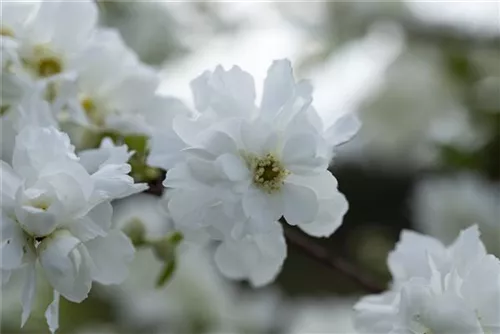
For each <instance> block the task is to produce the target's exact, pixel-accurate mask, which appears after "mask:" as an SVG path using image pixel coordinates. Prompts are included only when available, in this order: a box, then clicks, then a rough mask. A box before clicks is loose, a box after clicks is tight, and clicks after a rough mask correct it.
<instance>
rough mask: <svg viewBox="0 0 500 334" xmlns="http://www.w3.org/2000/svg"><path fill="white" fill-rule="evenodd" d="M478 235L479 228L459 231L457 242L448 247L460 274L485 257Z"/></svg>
mask: <svg viewBox="0 0 500 334" xmlns="http://www.w3.org/2000/svg"><path fill="white" fill-rule="evenodd" d="M479 235H480V233H479V228H478V227H477V225H473V226H471V227H469V228H468V229H466V230H463V231H461V232H460V235H459V236H458V238H457V240H456V241H455V242H454V243H453V244H452V245H451V246H450V247H449V251H450V253H451V254H452V256H453V259H454V260H455V265H456V266H457V267H458V270H459V273H460V274H464V273H465V271H468V269H469V268H468V267H469V266H470V265H471V264H473V263H475V262H476V261H478V260H479V259H481V258H483V257H484V256H486V249H485V247H484V245H483V243H482V242H481V239H480V237H479Z"/></svg>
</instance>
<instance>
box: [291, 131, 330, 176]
mask: <svg viewBox="0 0 500 334" xmlns="http://www.w3.org/2000/svg"><path fill="white" fill-rule="evenodd" d="M318 140H319V139H318V138H316V137H315V136H314V135H313V134H310V133H300V134H296V135H294V136H292V137H290V138H289V139H288V140H287V141H286V143H285V146H284V147H283V151H282V160H283V163H284V164H285V166H286V168H287V169H288V170H290V171H292V172H293V173H295V174H311V173H315V172H317V171H318V170H322V169H326V168H327V167H328V160H327V159H326V158H325V157H321V156H318V154H317V152H318V150H317V148H318Z"/></svg>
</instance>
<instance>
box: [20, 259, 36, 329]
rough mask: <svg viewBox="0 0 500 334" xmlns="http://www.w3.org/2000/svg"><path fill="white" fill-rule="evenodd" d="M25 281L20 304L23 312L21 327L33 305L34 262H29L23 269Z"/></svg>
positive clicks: (34, 284) (34, 286) (34, 285)
mask: <svg viewBox="0 0 500 334" xmlns="http://www.w3.org/2000/svg"><path fill="white" fill-rule="evenodd" d="M24 275H25V279H26V280H25V281H24V287H23V293H22V299H21V301H22V306H23V313H22V316H21V327H23V326H24V324H25V323H26V321H27V320H28V318H29V316H30V314H31V307H32V306H33V300H34V297H35V288H36V267H35V264H30V265H28V266H27V267H26V269H25V270H24Z"/></svg>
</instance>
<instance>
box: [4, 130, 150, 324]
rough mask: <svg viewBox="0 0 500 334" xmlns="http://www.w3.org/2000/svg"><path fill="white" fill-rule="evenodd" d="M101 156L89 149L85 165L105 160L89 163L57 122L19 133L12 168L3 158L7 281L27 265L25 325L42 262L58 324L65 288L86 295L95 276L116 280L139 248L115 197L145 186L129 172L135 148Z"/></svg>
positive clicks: (51, 318) (52, 320) (74, 295)
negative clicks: (115, 216)
mask: <svg viewBox="0 0 500 334" xmlns="http://www.w3.org/2000/svg"><path fill="white" fill-rule="evenodd" d="M118 149H120V148H108V151H111V152H113V151H114V150H118ZM125 150H126V149H125ZM101 157H102V155H97V157H92V156H90V157H87V161H90V162H93V164H91V163H86V166H85V167H87V166H89V165H98V166H99V169H98V170H97V171H95V172H94V171H92V170H90V171H87V170H86V169H85V167H84V166H83V165H82V164H81V163H80V161H79V158H78V157H77V156H76V155H75V153H74V147H73V146H72V145H71V144H70V142H69V138H68V136H67V135H65V134H63V133H61V132H59V131H58V130H56V129H55V128H40V127H26V128H24V129H23V130H22V131H21V132H20V133H19V134H18V136H17V138H16V146H15V149H14V155H13V162H12V168H11V167H10V166H9V165H8V164H6V163H5V162H3V161H2V162H1V175H2V179H1V182H2V183H1V186H2V187H1V214H2V220H1V231H2V233H1V238H2V239H1V245H2V246H1V256H2V258H1V263H0V269H1V270H2V283H4V282H5V281H6V280H8V276H9V275H10V274H9V273H10V271H12V270H24V271H25V274H24V276H25V278H26V282H25V287H24V290H23V298H22V303H23V315H22V325H24V323H25V322H26V320H27V318H28V317H29V314H30V312H31V305H32V303H33V298H34V295H35V277H36V276H35V266H36V263H37V262H38V263H39V264H40V267H41V269H42V270H43V272H44V276H45V277H46V279H47V280H48V281H49V283H50V285H51V286H52V287H53V288H54V302H53V303H52V304H51V305H50V306H49V308H48V309H47V312H46V316H47V321H48V323H49V327H50V329H51V331H55V329H56V328H57V321H58V320H57V317H58V316H57V313H58V306H57V305H58V300H59V295H62V296H63V297H65V298H66V299H68V300H70V301H73V302H81V301H82V300H84V299H85V298H86V297H87V295H88V292H89V290H90V288H91V284H92V281H93V280H94V281H97V282H100V283H103V284H115V283H120V282H121V281H123V279H124V278H125V276H126V274H127V262H129V261H130V260H131V258H132V256H133V253H134V249H133V247H132V245H131V243H130V241H129V239H128V238H127V237H126V236H125V235H124V234H123V233H122V232H120V231H117V230H113V229H112V226H111V216H112V207H111V204H110V200H112V199H114V198H119V197H120V196H125V195H128V194H132V193H135V192H139V191H142V190H144V189H145V187H146V186H145V185H134V184H133V181H132V180H131V178H130V177H128V176H126V173H127V170H130V166H128V165H126V164H125V162H124V161H123V160H125V161H126V159H128V155H125V156H124V155H123V154H122V156H121V157H119V158H115V159H107V160H106V159H102V158H101ZM96 161H102V163H101V164H97V163H95V162H96ZM127 166H128V169H127V168H126V167H127ZM4 274H5V275H4Z"/></svg>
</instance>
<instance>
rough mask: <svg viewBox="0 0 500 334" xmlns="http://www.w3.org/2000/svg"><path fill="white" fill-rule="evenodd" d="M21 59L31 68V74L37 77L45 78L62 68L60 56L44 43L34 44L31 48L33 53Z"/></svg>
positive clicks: (59, 71)
mask: <svg viewBox="0 0 500 334" xmlns="http://www.w3.org/2000/svg"><path fill="white" fill-rule="evenodd" d="M23 60H24V62H25V64H26V66H27V67H28V68H30V69H31V71H32V74H33V75H34V76H35V77H38V78H47V77H50V76H53V75H56V74H59V73H61V72H62V71H63V70H64V63H63V61H62V59H61V57H59V55H57V54H55V53H54V52H53V51H52V50H50V48H48V47H47V46H46V45H36V46H35V47H34V48H33V53H32V54H31V55H29V56H28V57H27V58H24V59H23Z"/></svg>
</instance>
